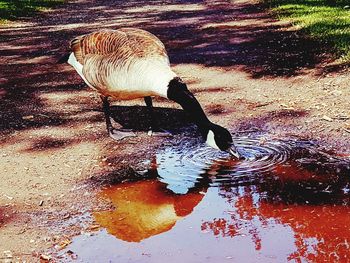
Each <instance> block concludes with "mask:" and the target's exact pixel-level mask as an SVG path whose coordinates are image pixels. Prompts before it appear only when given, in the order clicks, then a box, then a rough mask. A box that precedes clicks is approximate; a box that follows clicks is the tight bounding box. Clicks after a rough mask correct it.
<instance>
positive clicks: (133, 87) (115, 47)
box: [68, 28, 239, 158]
mask: <svg viewBox="0 0 350 263" xmlns="http://www.w3.org/2000/svg"><path fill="white" fill-rule="evenodd" d="M71 49H72V53H71V54H70V56H69V59H68V63H69V64H70V65H72V66H73V67H74V68H75V70H76V71H77V72H78V73H79V75H80V76H81V77H82V79H83V80H84V81H85V83H86V84H87V85H88V86H89V87H91V88H93V89H95V90H97V91H98V92H99V93H100V95H101V98H102V102H103V110H104V113H105V118H106V124H107V130H108V132H109V134H110V136H111V137H112V138H120V137H119V135H120V131H118V130H116V129H114V128H113V126H112V124H111V120H110V107H109V101H108V97H112V98H114V99H117V100H131V99H136V98H140V97H141V98H142V97H144V98H145V102H146V104H147V106H148V108H149V109H150V111H151V114H152V110H151V109H152V99H151V96H161V97H163V98H167V99H170V100H173V101H175V102H177V103H179V104H180V105H181V107H182V108H183V109H184V110H185V111H186V112H187V113H188V114H189V115H190V117H191V119H192V121H193V122H194V123H195V124H196V125H197V126H198V128H199V130H200V132H201V134H202V136H203V138H204V139H205V140H206V142H207V144H208V145H210V146H212V147H214V148H216V149H220V150H223V151H227V152H230V153H231V154H232V155H233V156H235V157H237V158H238V157H239V154H238V152H237V150H236V148H235V146H234V145H233V142H232V136H231V134H230V133H229V131H228V130H226V129H225V128H223V127H221V126H219V125H216V124H214V123H212V122H211V121H209V119H208V118H207V116H206V115H205V113H204V111H203V109H202V108H201V106H200V104H199V102H198V101H197V100H196V98H195V97H194V96H193V94H192V93H191V92H190V91H189V90H188V89H187V86H186V84H185V83H184V82H183V81H182V80H181V79H180V78H179V77H178V76H177V75H176V74H175V73H174V72H173V71H172V70H171V68H170V62H169V58H168V55H167V52H166V50H165V47H164V45H163V43H162V42H161V41H160V40H159V39H158V38H157V37H156V36H154V35H153V34H151V33H149V32H147V31H144V30H141V29H136V28H120V29H118V30H101V31H97V32H93V33H90V34H87V35H82V36H79V37H76V38H74V39H73V40H72V41H71ZM152 126H154V121H152ZM153 128H154V127H152V129H153Z"/></svg>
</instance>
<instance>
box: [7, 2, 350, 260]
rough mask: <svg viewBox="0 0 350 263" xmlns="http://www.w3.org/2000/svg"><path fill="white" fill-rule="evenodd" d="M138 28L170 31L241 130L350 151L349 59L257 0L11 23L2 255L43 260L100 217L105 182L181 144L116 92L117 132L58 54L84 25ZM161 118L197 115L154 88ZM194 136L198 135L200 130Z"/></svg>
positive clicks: (188, 70)
mask: <svg viewBox="0 0 350 263" xmlns="http://www.w3.org/2000/svg"><path fill="white" fill-rule="evenodd" d="M118 27H140V28H143V29H146V30H149V31H150V32H152V33H154V34H156V35H157V36H159V38H160V39H161V40H162V41H163V42H164V43H165V45H166V47H167V50H168V52H169V56H170V60H171V62H172V65H173V68H174V70H175V71H176V72H177V73H178V75H179V76H181V77H182V78H183V79H184V80H185V81H186V82H187V83H188V85H189V88H190V90H192V91H193V92H194V94H195V96H196V97H197V98H198V100H199V101H200V103H201V104H202V105H203V107H204V109H205V111H206V112H207V113H208V116H209V118H210V119H211V120H212V121H214V122H216V123H218V124H220V125H223V126H225V127H227V128H229V129H230V130H231V131H232V133H236V134H237V136H239V134H240V133H246V132H262V133H266V134H268V135H269V136H274V137H278V138H285V137H298V138H307V139H312V140H315V141H316V142H317V143H318V144H319V145H320V146H321V147H323V148H325V149H327V150H332V151H334V152H335V153H336V154H338V155H341V156H350V107H349V101H350V91H349V77H350V72H349V70H348V67H347V66H346V65H338V64H336V63H335V62H334V60H333V59H332V57H331V56H330V55H329V53H330V49H329V48H327V47H325V46H323V45H321V44H320V43H317V42H316V41H314V40H311V39H309V38H307V37H306V36H304V35H303V34H301V33H300V32H298V28H295V27H293V26H292V25H290V24H288V23H285V22H280V21H278V20H276V19H275V18H274V17H273V16H272V15H271V14H269V13H268V12H267V11H266V9H265V8H264V7H263V6H262V5H260V4H257V3H255V2H253V1H249V0H246V1H224V0H215V1H212V0H211V1H199V0H193V1H185V2H184V1H136V0H134V1H115V0H113V1H112V0H102V1H87V0H77V1H69V3H67V4H65V5H62V6H60V7H58V8H57V9H55V10H53V11H49V12H46V13H44V14H42V15H38V16H37V17H35V18H23V19H22V20H20V22H15V23H11V24H8V25H2V26H1V27H0V32H1V34H0V39H1V42H0V54H1V57H0V62H1V63H0V85H1V86H0V97H1V104H0V109H1V115H0V134H1V137H0V144H1V151H0V160H1V161H0V163H1V166H0V171H1V172H0V181H1V185H0V261H1V260H3V261H8V262H11V261H14V262H15V261H17V260H27V261H29V262H31V261H37V260H38V258H40V257H42V259H45V258H46V256H49V255H50V253H51V252H52V251H53V249H54V250H55V249H56V250H59V249H60V248H61V247H64V246H65V244H66V243H67V242H69V240H70V238H71V237H72V236H73V235H74V234H77V233H81V232H82V231H83V232H84V231H89V227H91V226H89V225H88V224H87V225H79V224H78V223H77V221H76V220H77V218H82V217H84V215H86V214H87V213H88V212H89V211H91V210H96V209H99V208H101V206H103V204H102V205H101V204H97V202H96V200H95V198H94V196H95V194H96V191H97V190H98V189H99V186H100V185H102V184H104V183H106V181H107V182H108V180H111V179H110V178H116V180H122V179H123V178H127V177H128V176H131V175H137V174H138V173H137V171H138V170H142V169H145V167H143V166H145V164H144V161H145V160H150V159H151V158H152V156H153V153H154V152H156V151H157V149H159V147H162V145H164V144H166V143H169V139H167V138H159V137H150V136H148V135H147V133H146V132H145V130H146V129H147V114H146V112H145V107H144V103H143V101H142V100H137V101H127V102H115V104H114V105H115V107H113V117H114V119H115V120H116V122H118V123H119V124H121V125H122V126H125V127H130V128H133V129H136V130H137V131H138V132H137V134H138V136H137V137H136V138H130V139H125V140H123V141H120V142H115V141H112V140H111V139H110V138H109V137H108V136H107V134H106V131H105V123H104V118H103V113H102V111H101V103H100V99H99V96H98V95H97V94H95V93H94V92H93V91H91V90H89V89H88V88H87V87H86V86H85V85H84V84H83V83H82V80H81V79H80V78H79V76H78V75H77V74H76V73H75V72H74V70H73V69H72V68H71V67H70V66H69V65H66V64H57V63H56V61H57V60H58V59H59V58H60V57H61V56H62V55H63V54H64V53H65V52H66V51H67V46H68V42H69V40H70V39H71V38H73V37H74V36H77V35H80V34H83V33H88V32H91V31H93V30H97V29H101V28H118ZM154 104H155V106H156V107H160V108H157V115H158V118H159V120H160V122H161V123H162V126H163V127H165V128H167V129H169V130H173V131H177V132H176V136H180V137H181V134H182V131H185V130H186V128H187V127H189V126H191V124H190V123H188V122H187V121H186V116H184V114H183V112H182V111H181V110H179V109H180V107H179V106H178V105H175V104H174V103H171V102H168V101H166V100H163V99H156V100H155V103H154ZM193 136H195V134H194V135H193Z"/></svg>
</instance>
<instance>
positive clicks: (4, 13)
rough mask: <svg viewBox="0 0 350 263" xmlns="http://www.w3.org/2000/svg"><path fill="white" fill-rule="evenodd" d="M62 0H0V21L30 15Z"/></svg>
mask: <svg viewBox="0 0 350 263" xmlns="http://www.w3.org/2000/svg"><path fill="white" fill-rule="evenodd" d="M63 2H64V0H0V22H6V21H7V20H16V19H18V18H20V17H28V16H32V15H33V14H35V13H36V12H38V11H42V10H45V9H48V8H50V7H53V6H55V5H57V4H60V3H63Z"/></svg>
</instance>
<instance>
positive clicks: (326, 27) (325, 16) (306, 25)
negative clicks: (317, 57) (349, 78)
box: [264, 0, 350, 62]
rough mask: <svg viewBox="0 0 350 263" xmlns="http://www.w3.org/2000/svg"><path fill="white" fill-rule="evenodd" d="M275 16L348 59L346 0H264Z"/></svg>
mask: <svg viewBox="0 0 350 263" xmlns="http://www.w3.org/2000/svg"><path fill="white" fill-rule="evenodd" d="M264 1H265V2H266V3H268V4H269V5H270V7H271V8H272V10H273V11H274V12H276V13H277V15H278V16H279V18H281V19H288V20H291V21H292V22H293V23H294V24H296V25H298V26H300V27H301V28H303V30H305V32H307V33H308V34H309V35H311V36H312V37H314V38H317V39H320V40H321V41H323V42H326V43H328V44H331V45H332V46H333V47H334V50H335V55H336V57H337V58H340V59H341V61H343V62H350V1H349V0H264Z"/></svg>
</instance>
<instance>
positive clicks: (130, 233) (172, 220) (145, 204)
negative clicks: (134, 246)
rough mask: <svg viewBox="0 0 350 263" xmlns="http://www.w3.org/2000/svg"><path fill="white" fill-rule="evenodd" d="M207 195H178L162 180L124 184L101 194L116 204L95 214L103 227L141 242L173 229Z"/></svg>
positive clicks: (130, 240) (194, 193) (117, 235)
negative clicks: (112, 207) (112, 209)
mask: <svg viewBox="0 0 350 263" xmlns="http://www.w3.org/2000/svg"><path fill="white" fill-rule="evenodd" d="M203 196H204V194H203V193H199V192H190V193H187V194H186V195H177V194H174V193H172V192H170V191H169V190H168V189H166V184H164V183H161V182H159V181H155V180H154V181H140V182H132V183H124V184H122V185H115V186H111V187H109V188H106V189H104V190H103V191H102V192H101V193H100V197H101V198H104V199H107V200H109V201H111V202H112V203H113V205H114V206H115V207H116V209H115V210H114V211H104V212H96V213H94V217H95V219H96V221H97V223H99V224H100V225H101V226H102V227H104V228H106V229H107V231H108V232H109V233H110V234H112V235H114V236H116V237H117V238H119V239H122V240H124V241H129V242H140V241H141V240H143V239H146V238H148V237H151V236H154V235H157V234H160V233H162V232H165V231H168V230H170V229H171V228H172V227H173V226H174V225H175V224H176V221H177V220H179V219H181V218H183V217H185V216H187V215H188V214H190V213H191V212H192V211H193V209H194V207H195V206H196V205H198V204H199V202H200V201H201V200H202V198H203Z"/></svg>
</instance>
